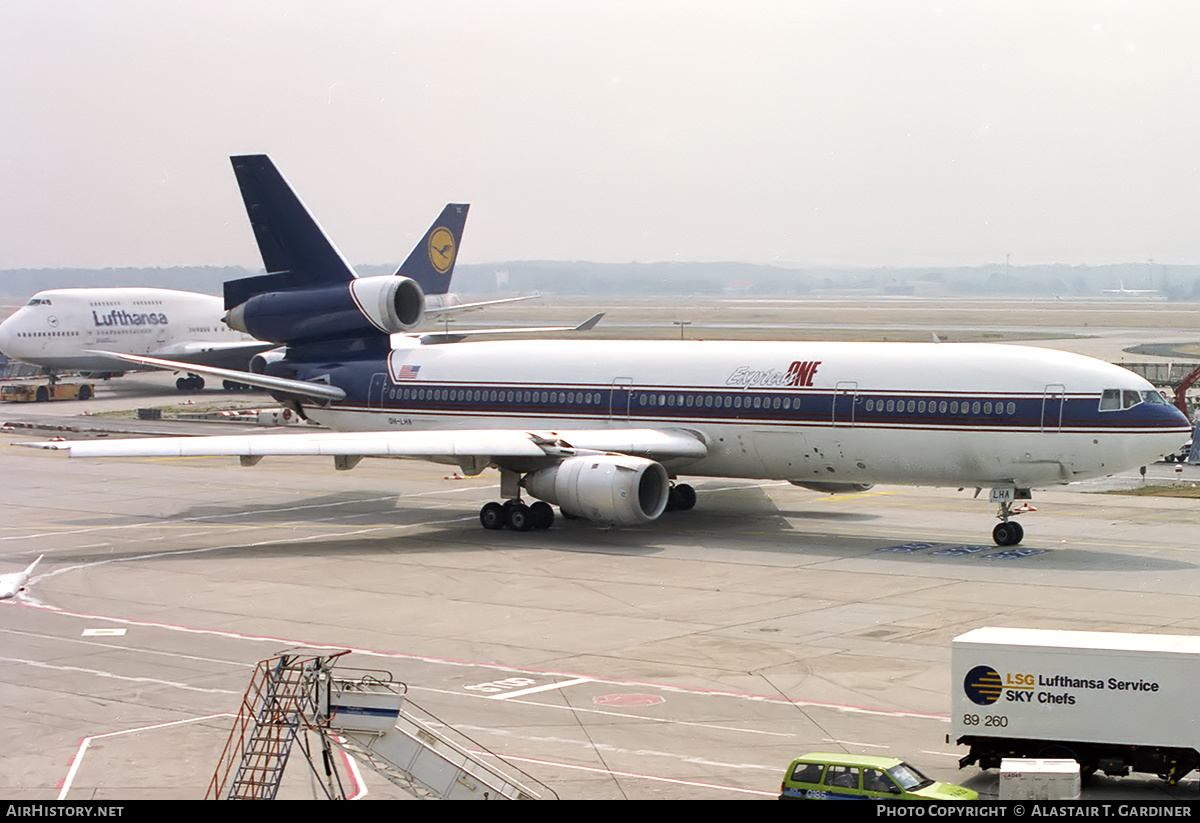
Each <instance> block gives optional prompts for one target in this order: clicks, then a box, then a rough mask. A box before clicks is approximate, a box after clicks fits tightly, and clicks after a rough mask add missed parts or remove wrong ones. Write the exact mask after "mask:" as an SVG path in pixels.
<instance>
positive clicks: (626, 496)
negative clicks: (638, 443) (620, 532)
mask: <svg viewBox="0 0 1200 823" xmlns="http://www.w3.org/2000/svg"><path fill="white" fill-rule="evenodd" d="M525 488H526V489H527V490H528V491H529V493H530V494H532V495H533V496H534V497H536V498H538V499H540V500H545V501H546V502H548V503H554V504H556V505H557V506H558V507H559V508H561V509H562V510H563V512H565V513H566V514H569V515H575V516H577V517H583V518H586V519H588V520H592V521H595V522H598V523H609V524H612V525H615V526H636V525H640V524H642V523H649V522H650V521H651V520H654V519H655V518H656V517H658V516H659V515H660V514H662V513H663V510H664V509H665V508H666V506H667V494H668V492H669V491H670V488H671V483H670V479H669V478H668V477H667V470H666V469H664V468H663V466H662V464H661V463H656V462H654V461H653V460H647V459H645V458H644V457H627V456H625V455H616V454H604V455H597V456H594V457H584V456H580V457H569V458H567V459H566V460H564V461H562V462H561V463H559V464H558V465H557V466H552V467H550V468H548V469H540V470H538V471H535V472H530V473H529V474H527V475H526V476H525Z"/></svg>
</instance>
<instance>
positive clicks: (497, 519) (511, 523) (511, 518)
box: [479, 500, 554, 532]
mask: <svg viewBox="0 0 1200 823" xmlns="http://www.w3.org/2000/svg"><path fill="white" fill-rule="evenodd" d="M479 523H480V524H481V525H482V526H483V527H484V528H485V529H491V530H496V529H503V528H504V527H505V526H507V527H508V528H510V529H512V530H513V531H515V532H527V531H530V530H532V529H548V528H550V526H551V525H552V524H553V523H554V509H553V508H552V507H551V506H550V504H549V503H547V502H546V501H544V500H539V501H537V502H536V503H534V504H532V505H529V506H526V505H525V504H524V503H522V502H521V501H520V500H505V501H504V502H503V503H496V502H494V501H493V502H491V503H485V504H484V506H483V508H482V509H480V510H479Z"/></svg>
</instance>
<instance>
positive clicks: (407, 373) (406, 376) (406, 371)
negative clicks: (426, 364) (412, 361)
mask: <svg viewBox="0 0 1200 823" xmlns="http://www.w3.org/2000/svg"><path fill="white" fill-rule="evenodd" d="M420 370H421V367H420V366H410V365H408V364H405V365H403V366H401V367H400V371H399V372H398V373H397V374H396V379H397V380H416V379H417V372H419V371H420Z"/></svg>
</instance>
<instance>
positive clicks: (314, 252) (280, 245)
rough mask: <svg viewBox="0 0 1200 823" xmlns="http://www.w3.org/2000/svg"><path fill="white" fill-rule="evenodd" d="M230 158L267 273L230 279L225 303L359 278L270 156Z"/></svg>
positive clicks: (236, 303) (238, 302) (231, 306)
mask: <svg viewBox="0 0 1200 823" xmlns="http://www.w3.org/2000/svg"><path fill="white" fill-rule="evenodd" d="M229 159H230V161H231V162H232V163H233V172H234V174H235V175H236V176H237V181H238V188H240V189H241V192H242V200H243V202H245V204H246V214H247V215H248V216H249V218H250V225H251V226H252V227H253V228H254V239H255V240H257V241H258V251H259V253H260V254H262V259H263V266H264V267H265V268H266V270H267V274H265V275H262V276H260V277H246V278H242V279H241V280H231V281H229V282H227V283H226V284H225V308H227V309H231V308H233V307H234V306H237V305H240V304H241V303H244V302H246V300H248V299H249V298H251V297H253V296H254V295H256V294H261V293H262V292H265V291H285V290H287V289H293V288H304V287H308V286H317V285H322V284H328V283H344V282H348V281H350V280H353V279H354V276H355V275H354V269H353V268H351V266H350V264H349V263H347V262H346V260H345V258H344V257H342V255H341V252H339V251H338V250H337V248H335V247H334V245H333V243H331V242H330V241H329V238H328V237H326V236H325V232H323V231H322V230H321V227H320V226H319V225H317V221H316V220H314V219H313V217H312V215H311V214H309V213H308V209H306V208H305V207H304V203H302V202H301V201H300V198H299V197H297V196H296V193H295V192H294V191H292V188H291V186H289V185H288V184H287V181H286V180H284V179H283V175H282V174H280V173H279V170H278V169H276V168H275V164H274V163H272V162H271V158H270V157H268V156H267V155H265V154H247V155H241V156H235V157H230V158H229Z"/></svg>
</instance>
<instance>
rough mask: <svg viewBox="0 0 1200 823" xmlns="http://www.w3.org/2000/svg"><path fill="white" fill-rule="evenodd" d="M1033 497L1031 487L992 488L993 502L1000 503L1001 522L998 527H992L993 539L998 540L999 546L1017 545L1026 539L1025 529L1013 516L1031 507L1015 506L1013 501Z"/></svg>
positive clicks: (998, 515)
mask: <svg viewBox="0 0 1200 823" xmlns="http://www.w3.org/2000/svg"><path fill="white" fill-rule="evenodd" d="M1032 497H1033V495H1032V494H1031V493H1030V491H1029V489H992V495H991V499H992V502H993V503H998V504H999V505H1000V510H999V511H998V512H997V513H996V516H997V517H999V518H1000V522H999V523H997V524H996V528H994V529H992V540H994V541H996V545H997V546H1015V545H1017V544H1018V543H1020V542H1021V541H1022V540H1024V539H1025V529H1023V528H1021V524H1020V523H1018V522H1017V521H1016V520H1012V519H1011V518H1013V517H1016V516H1017V515H1018V514H1020V513H1021V512H1022V511H1027V510H1029V508H1028V506H1027V505H1022V506H1021V507H1017V508H1014V507H1013V502H1014V501H1016V500H1030V499H1031V498H1032Z"/></svg>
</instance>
